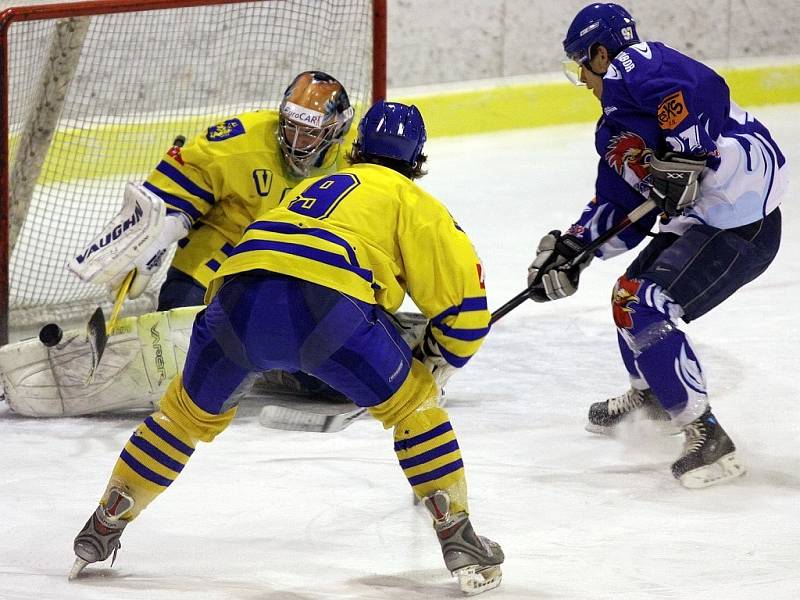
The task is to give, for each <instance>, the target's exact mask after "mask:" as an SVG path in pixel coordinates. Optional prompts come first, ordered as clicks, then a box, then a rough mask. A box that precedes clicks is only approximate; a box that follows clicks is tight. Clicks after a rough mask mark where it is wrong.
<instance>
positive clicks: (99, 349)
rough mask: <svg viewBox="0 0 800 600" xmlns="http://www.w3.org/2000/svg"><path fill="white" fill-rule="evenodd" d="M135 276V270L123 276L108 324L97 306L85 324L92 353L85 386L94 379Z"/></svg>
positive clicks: (101, 310)
mask: <svg viewBox="0 0 800 600" xmlns="http://www.w3.org/2000/svg"><path fill="white" fill-rule="evenodd" d="M135 274H136V269H133V270H132V271H131V272H130V273H128V274H127V275H126V276H125V279H124V280H123V282H122V285H121V286H119V289H118V290H117V296H116V298H115V299H114V308H113V309H111V318H110V319H109V320H108V323H106V317H105V315H104V314H103V309H102V308H101V307H99V306H98V307H97V310H95V311H94V313H93V314H92V317H91V318H90V319H89V322H88V323H87V324H86V341H87V342H89V348H90V349H91V351H92V364H91V366H90V367H89V375H88V377H87V378H86V385H89V384H90V383H92V380H93V379H94V374H95V373H96V372H97V367H98V365H99V364H100V359H101V358H102V357H103V352H104V351H105V349H106V343H107V342H108V336H109V335H111V332H112V331H113V330H114V326H115V325H116V324H117V316H118V315H119V311H120V309H121V308H122V303H123V301H124V300H125V296H127V295H128V290H129V289H130V287H131V282H132V281H133V276H134V275H135Z"/></svg>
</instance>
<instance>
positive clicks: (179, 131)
mask: <svg viewBox="0 0 800 600" xmlns="http://www.w3.org/2000/svg"><path fill="white" fill-rule="evenodd" d="M0 63H2V67H1V68H2V75H0V77H1V78H2V85H3V96H2V123H1V124H0V126H1V127H2V129H3V131H2V134H0V145H1V146H0V159H1V160H2V173H1V175H0V344H2V343H6V342H7V341H9V336H10V337H11V338H12V339H13V338H16V337H20V335H29V334H30V333H31V332H32V331H33V332H35V330H36V328H37V327H38V326H40V325H41V324H44V323H46V322H50V321H59V322H67V321H75V320H80V319H86V318H87V317H88V315H89V314H91V312H92V310H93V309H94V308H95V307H96V306H98V305H105V306H106V308H107V307H108V306H107V304H106V301H107V299H106V297H105V291H104V290H103V289H101V288H100V287H99V286H92V285H87V284H83V283H81V282H80V281H78V280H77V278H75V277H74V276H72V275H70V274H69V273H68V271H67V270H66V268H65V265H66V262H67V261H68V260H69V258H70V257H71V256H73V255H74V254H75V253H77V252H78V251H79V250H80V248H81V247H82V246H83V245H84V244H85V243H86V242H87V241H88V240H89V239H90V238H91V236H92V235H93V234H94V233H96V232H97V231H99V230H100V228H101V227H102V226H103V225H104V224H105V223H106V222H107V221H108V220H109V219H110V218H111V217H112V216H113V215H114V214H115V213H116V212H117V210H118V209H119V207H120V206H121V200H122V190H123V187H124V184H125V182H126V181H141V180H142V179H144V178H145V177H146V176H147V174H148V173H149V172H150V170H151V169H152V168H153V167H154V166H155V165H156V163H157V162H158V160H159V158H160V156H161V155H162V154H163V153H164V152H165V151H166V149H167V148H169V147H170V146H171V145H172V142H173V140H174V139H175V138H176V136H177V135H185V136H187V137H190V136H193V135H196V134H197V133H199V132H200V131H202V130H204V129H205V128H206V127H208V126H209V125H211V124H213V123H214V122H217V121H219V120H222V119H225V118H229V117H230V116H232V115H234V114H236V113H239V112H243V111H248V110H254V109H259V108H275V107H277V105H278V103H279V102H280V98H281V95H282V93H283V90H284V88H285V86H286V85H287V84H288V83H289V82H290V81H291V80H292V78H293V77H294V76H295V75H296V74H297V73H299V72H301V71H305V70H310V69H317V70H322V71H326V72H328V73H330V74H331V75H333V76H334V77H336V78H337V79H339V80H340V81H341V82H342V83H343V84H344V86H345V88H346V89H347V90H348V93H349V95H350V98H351V101H352V103H353V104H354V106H355V107H356V110H357V114H356V118H358V115H359V114H360V112H361V111H363V110H364V108H365V107H368V105H369V104H370V103H371V102H372V100H373V99H374V98H380V97H383V96H384V95H385V0H262V1H255V2H240V1H231V0H223V1H211V0H108V1H107V0H97V1H90V2H74V3H66V4H37V5H28V6H21V7H15V8H9V9H7V10H5V11H3V12H2V13H0ZM164 272H165V269H164V270H163V271H162V273H161V274H160V277H158V278H155V279H154V281H152V282H151V285H150V288H149V290H148V293H147V294H145V296H144V297H143V300H140V301H136V302H135V303H131V304H130V305H126V308H127V310H128V312H143V311H145V310H153V308H154V306H155V297H156V295H157V290H158V286H159V285H160V283H161V282H162V281H163V277H164ZM17 332H23V333H17Z"/></svg>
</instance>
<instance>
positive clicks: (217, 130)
mask: <svg viewBox="0 0 800 600" xmlns="http://www.w3.org/2000/svg"><path fill="white" fill-rule="evenodd" d="M243 133H244V125H242V122H241V121H240V120H239V119H228V120H227V121H223V122H222V123H217V124H216V125H212V126H211V127H209V128H208V133H206V139H207V140H208V141H209V142H221V141H222V140H227V139H228V138H232V137H236V136H237V135H242V134H243Z"/></svg>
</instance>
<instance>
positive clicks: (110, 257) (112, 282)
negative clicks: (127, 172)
mask: <svg viewBox="0 0 800 600" xmlns="http://www.w3.org/2000/svg"><path fill="white" fill-rule="evenodd" d="M123 198H124V201H123V205H122V209H121V210H120V211H119V213H117V214H116V215H115V216H114V218H113V219H112V220H111V221H110V222H109V223H108V224H107V225H106V226H105V227H104V228H103V230H102V232H100V233H99V234H98V235H97V236H95V238H94V239H93V240H92V242H90V243H89V244H88V245H87V246H86V248H84V250H83V251H82V252H81V253H80V254H79V255H77V256H76V257H75V258H73V259H72V260H71V261H70V262H69V264H68V265H67V267H68V268H69V270H70V271H72V272H73V273H75V275H77V276H78V277H79V278H80V279H81V280H82V281H86V282H93V283H99V284H108V286H109V287H110V289H111V291H113V290H116V289H117V288H119V286H120V285H121V284H122V282H123V280H124V279H125V276H126V275H127V274H128V273H129V272H130V271H132V270H134V269H135V270H136V274H135V275H134V278H133V281H132V282H131V286H130V289H129V290H128V297H129V298H137V297H138V296H140V295H141V294H142V292H144V291H145V289H146V288H147V284H148V283H149V282H150V279H151V278H152V277H153V275H154V274H155V273H156V272H157V271H158V269H159V268H160V267H161V265H162V263H163V261H164V258H165V256H166V255H167V252H168V250H169V248H170V246H171V245H172V244H174V243H175V242H177V241H178V240H179V239H181V238H183V237H185V236H186V234H187V233H188V232H189V221H188V219H187V218H186V217H185V216H184V215H181V214H171V215H167V214H166V207H165V205H164V202H163V200H161V198H159V197H158V196H156V195H155V194H153V193H152V192H150V191H149V190H148V189H147V188H145V187H144V186H142V185H140V184H137V183H128V184H126V186H125V193H124V196H123Z"/></svg>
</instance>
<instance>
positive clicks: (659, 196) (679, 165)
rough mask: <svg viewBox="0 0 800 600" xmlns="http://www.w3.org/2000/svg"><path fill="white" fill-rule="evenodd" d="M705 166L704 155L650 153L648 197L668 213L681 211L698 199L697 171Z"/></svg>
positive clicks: (674, 213)
mask: <svg viewBox="0 0 800 600" xmlns="http://www.w3.org/2000/svg"><path fill="white" fill-rule="evenodd" d="M705 167H706V157H705V156H690V155H686V154H677V153H675V152H667V153H666V154H665V155H664V157H663V158H660V159H659V158H656V157H655V156H654V157H652V158H651V160H650V179H651V184H652V186H653V189H652V191H651V192H650V197H651V198H652V199H653V200H654V201H655V203H656V206H658V208H660V209H661V210H662V211H664V212H665V213H667V214H668V215H669V216H671V217H674V216H676V215H679V214H681V213H682V212H683V211H684V210H685V209H687V208H689V207H691V206H692V205H693V204H694V203H695V201H696V200H697V194H698V192H699V188H700V174H701V173H702V172H703V169H705Z"/></svg>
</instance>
